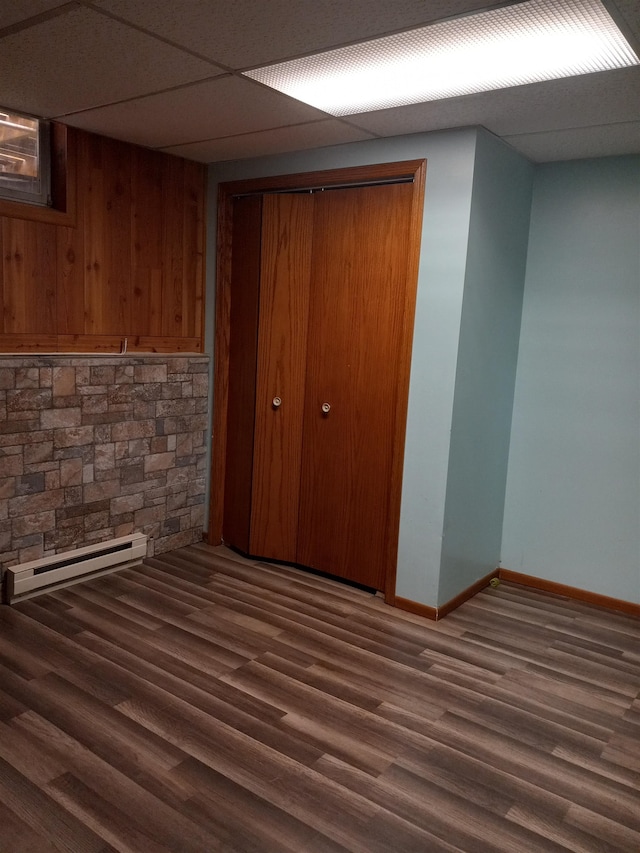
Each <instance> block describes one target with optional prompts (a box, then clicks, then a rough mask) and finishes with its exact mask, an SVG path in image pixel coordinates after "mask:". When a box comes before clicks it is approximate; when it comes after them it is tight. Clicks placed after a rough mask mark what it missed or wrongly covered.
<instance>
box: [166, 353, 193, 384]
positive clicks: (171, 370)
mask: <svg viewBox="0 0 640 853" xmlns="http://www.w3.org/2000/svg"><path fill="white" fill-rule="evenodd" d="M189 361H190V360H189V358H187V357H186V356H179V357H177V358H168V359H167V373H168V374H169V378H170V379H172V378H173V376H172V374H175V373H187V371H188V370H189Z"/></svg>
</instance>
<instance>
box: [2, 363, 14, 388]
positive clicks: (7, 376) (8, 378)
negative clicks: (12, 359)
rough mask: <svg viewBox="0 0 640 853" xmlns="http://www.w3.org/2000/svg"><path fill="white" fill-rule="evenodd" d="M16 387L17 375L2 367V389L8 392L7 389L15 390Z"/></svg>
mask: <svg viewBox="0 0 640 853" xmlns="http://www.w3.org/2000/svg"><path fill="white" fill-rule="evenodd" d="M15 387H16V373H15V370H13V369H12V368H10V367H0V388H2V389H3V390H5V391H6V390H7V388H15Z"/></svg>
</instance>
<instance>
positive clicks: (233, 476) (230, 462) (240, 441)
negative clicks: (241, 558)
mask: <svg viewBox="0 0 640 853" xmlns="http://www.w3.org/2000/svg"><path fill="white" fill-rule="evenodd" d="M261 221H262V198H261V197H260V196H251V197H246V198H238V199H234V203H233V226H232V227H233V233H232V258H231V335H230V339H229V404H228V411H227V462H226V471H225V487H224V488H225V504H224V517H223V526H222V535H223V539H224V541H225V542H227V543H228V544H229V545H233V546H234V547H236V548H239V549H240V550H242V551H245V552H248V551H249V534H250V523H251V493H252V482H251V481H252V476H253V443H254V420H255V402H256V361H257V348H258V307H259V296H260V228H261Z"/></svg>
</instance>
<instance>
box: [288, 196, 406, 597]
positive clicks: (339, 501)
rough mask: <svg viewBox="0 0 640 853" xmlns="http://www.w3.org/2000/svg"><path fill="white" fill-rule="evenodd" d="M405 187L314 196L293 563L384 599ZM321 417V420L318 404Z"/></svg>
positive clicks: (400, 320)
mask: <svg viewBox="0 0 640 853" xmlns="http://www.w3.org/2000/svg"><path fill="white" fill-rule="evenodd" d="M412 195H413V187H412V185H411V184H388V185H383V186H377V187H360V188H352V189H343V190H333V191H331V192H327V193H319V194H317V195H316V197H315V198H316V207H315V219H314V230H313V256H312V267H311V268H312V276H311V303H310V311H309V347H308V361H307V377H306V402H305V413H304V426H303V433H304V442H303V456H302V475H301V488H300V527H299V531H298V537H299V538H298V557H297V561H298V562H300V563H302V564H303V565H307V566H311V567H313V568H315V569H320V570H321V571H325V572H330V573H332V574H336V575H340V576H341V577H345V578H348V579H349V580H352V581H356V582H357V583H361V584H364V585H366V586H369V587H373V588H375V589H380V590H381V589H384V587H385V574H386V567H387V566H386V561H387V554H388V551H389V540H390V539H394V540H395V541H396V542H397V530H394V529H392V527H391V523H390V520H391V518H392V517H393V516H392V515H391V512H390V510H391V506H390V492H391V484H392V463H393V450H394V446H395V431H396V410H397V389H398V369H399V366H400V352H401V346H400V343H401V335H402V332H403V317H404V312H405V291H406V288H407V287H408V286H409V285H408V282H407V258H408V256H409V249H410V246H409V234H410V227H409V226H410V219H411V211H412V204H411V201H412ZM325 403H327V404H329V405H330V407H331V409H330V411H329V412H328V413H327V414H324V413H323V411H322V406H323V404H325Z"/></svg>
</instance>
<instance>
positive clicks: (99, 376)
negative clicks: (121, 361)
mask: <svg viewBox="0 0 640 853" xmlns="http://www.w3.org/2000/svg"><path fill="white" fill-rule="evenodd" d="M115 381H116V369H115V367H112V366H110V365H109V366H107V367H91V368H90V373H89V382H90V383H91V385H113V384H114V382H115Z"/></svg>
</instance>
